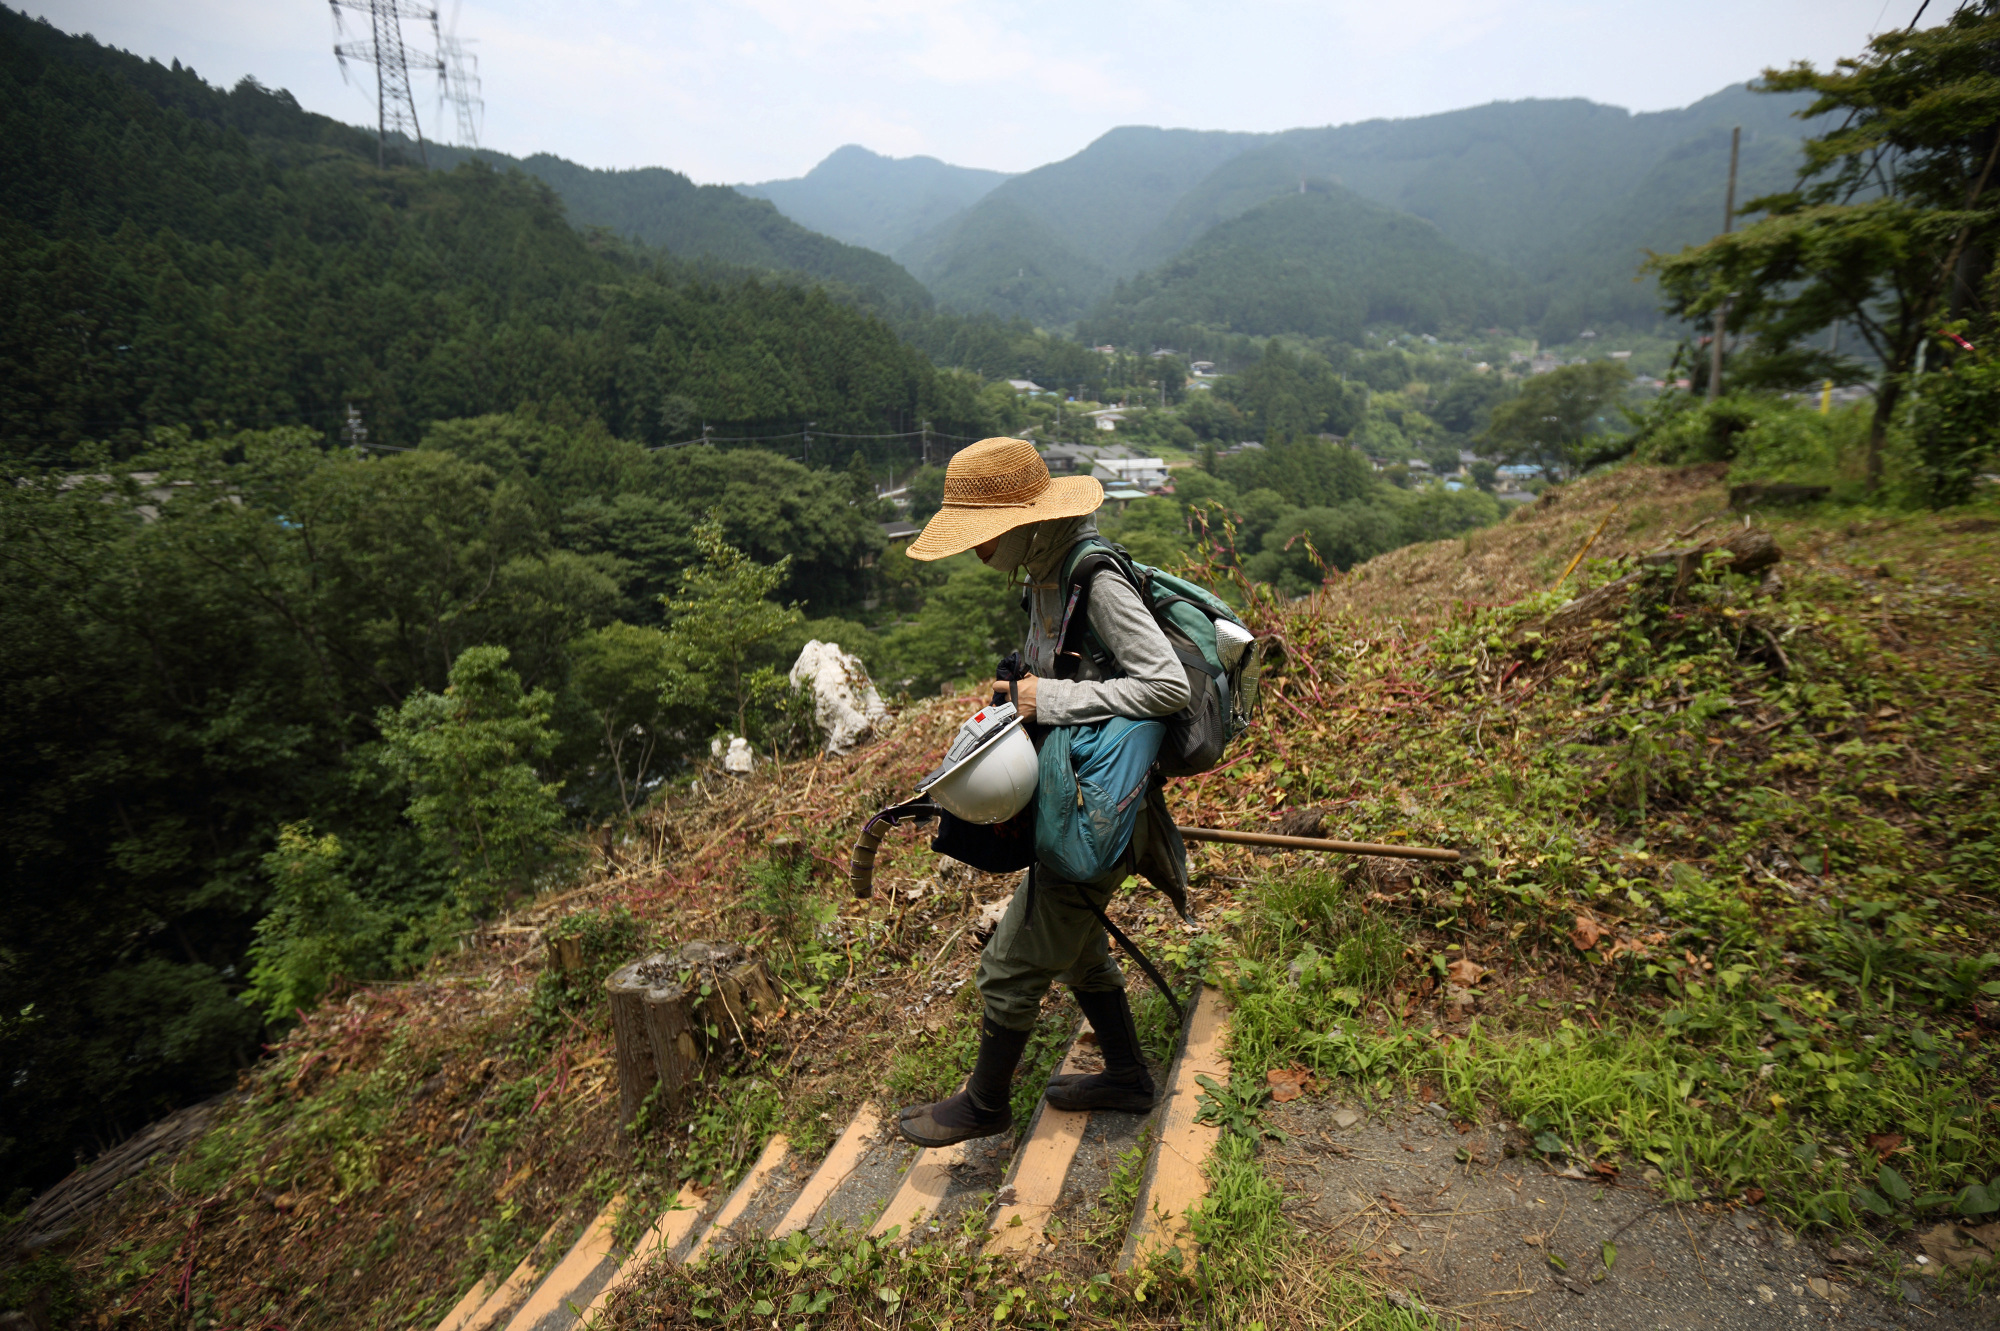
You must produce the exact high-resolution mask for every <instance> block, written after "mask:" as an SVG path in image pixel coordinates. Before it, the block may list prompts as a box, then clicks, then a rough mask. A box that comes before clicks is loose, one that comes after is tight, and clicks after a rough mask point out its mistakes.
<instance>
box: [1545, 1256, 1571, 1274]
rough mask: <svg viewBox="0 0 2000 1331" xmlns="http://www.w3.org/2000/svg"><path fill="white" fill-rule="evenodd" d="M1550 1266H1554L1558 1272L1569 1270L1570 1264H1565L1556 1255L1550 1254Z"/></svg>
mask: <svg viewBox="0 0 2000 1331" xmlns="http://www.w3.org/2000/svg"><path fill="white" fill-rule="evenodd" d="M1549 1265H1550V1266H1553V1267H1554V1268H1555V1269H1556V1270H1558V1271H1567V1270H1569V1263H1568V1262H1565V1261H1564V1260H1563V1259H1562V1258H1560V1257H1558V1256H1556V1255H1555V1254H1554V1253H1550V1254H1549Z"/></svg>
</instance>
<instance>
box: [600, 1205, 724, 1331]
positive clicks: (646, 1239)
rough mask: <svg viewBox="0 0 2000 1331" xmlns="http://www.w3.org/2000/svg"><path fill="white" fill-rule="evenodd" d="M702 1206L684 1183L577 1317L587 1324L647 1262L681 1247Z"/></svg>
mask: <svg viewBox="0 0 2000 1331" xmlns="http://www.w3.org/2000/svg"><path fill="white" fill-rule="evenodd" d="M701 1205H702V1197H701V1194H700V1193H698V1192H696V1191H695V1190H694V1189H693V1188H690V1187H688V1186H686V1185H685V1184H683V1185H682V1187H681V1191H680V1195H679V1196H677V1197H675V1198H674V1203H673V1205H672V1206H669V1207H668V1208H667V1209H666V1210H665V1211H663V1212H662V1213H661V1214H660V1218H659V1219H658V1220H655V1221H654V1222H653V1224H652V1227H651V1228H650V1229H648V1230H647V1231H646V1232H645V1233H644V1234H641V1235H640V1236H639V1241H638V1242H637V1243H635V1244H633V1245H632V1255H631V1256H630V1257H627V1258H626V1259H625V1260H624V1262H623V1263H621V1264H620V1265H619V1267H618V1269H617V1270H616V1271H614V1272H612V1273H611V1278H610V1279H609V1280H607V1281H605V1282H604V1288H603V1289H600V1290H598V1291H597V1297H596V1298H594V1299H592V1300H591V1301H590V1305H589V1306H588V1307H586V1308H585V1309H584V1310H583V1315H582V1316H581V1317H580V1318H579V1319H578V1320H580V1321H581V1322H583V1324H584V1325H586V1326H588V1325H589V1324H590V1319H591V1318H593V1317H595V1316H597V1315H598V1314H599V1313H601V1312H603V1311H604V1309H605V1308H606V1306H608V1305H609V1304H610V1302H611V1296H612V1295H613V1294H616V1293H617V1292H618V1291H619V1290H621V1289H623V1288H624V1287H625V1286H627V1285H629V1284H631V1283H632V1280H633V1278H634V1277H636V1276H637V1275H638V1274H639V1273H640V1272H641V1271H643V1270H645V1269H646V1265H647V1263H649V1262H651V1261H652V1260H653V1258H654V1257H655V1256H657V1255H659V1254H661V1253H670V1252H672V1251H673V1250H674V1249H675V1248H678V1247H679V1246H680V1245H681V1240H682V1239H685V1238H686V1237H687V1236H688V1234H689V1233H690V1232H692V1231H693V1229H694V1222H695V1221H697V1220H699V1219H701Z"/></svg>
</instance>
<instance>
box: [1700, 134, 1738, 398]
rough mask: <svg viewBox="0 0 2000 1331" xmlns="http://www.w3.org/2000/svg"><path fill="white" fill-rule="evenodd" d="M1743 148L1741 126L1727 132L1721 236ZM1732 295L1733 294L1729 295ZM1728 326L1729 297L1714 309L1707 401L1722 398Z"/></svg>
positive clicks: (1730, 215)
mask: <svg viewBox="0 0 2000 1331" xmlns="http://www.w3.org/2000/svg"><path fill="white" fill-rule="evenodd" d="M1742 146H1743V126H1741V125H1738V126H1737V127H1736V128H1734V129H1732V130H1730V131H1729V192H1728V194H1727V195H1725V196H1724V200H1723V205H1722V234H1723V235H1725V236H1726V235H1728V234H1729V232H1730V230H1731V229H1732V228H1733V227H1734V226H1735V225H1736V153H1737V150H1738V149H1740V148H1741V147H1742ZM1731 294H1734V293H1731ZM1728 326H1729V297H1728V296H1724V297H1723V298H1722V303H1721V304H1720V305H1717V306H1716V307H1715V339H1714V341H1712V342H1711V343H1710V344H1709V348H1708V400H1709V401H1710V402H1713V401H1715V399H1716V398H1718V397H1720V396H1722V336H1723V334H1724V333H1725V332H1726V331H1728Z"/></svg>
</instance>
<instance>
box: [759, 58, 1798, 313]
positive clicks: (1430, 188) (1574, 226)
mask: <svg viewBox="0 0 2000 1331" xmlns="http://www.w3.org/2000/svg"><path fill="white" fill-rule="evenodd" d="M1805 104H1806V99H1805V98H1803V97H1800V96H1797V95H1790V96H1775V97H1769V96H1761V95H1758V94H1755V93H1752V92H1751V91H1749V90H1748V89H1747V88H1745V87H1741V86H1738V87H1732V88H1728V89H1725V90H1723V91H1722V92H1719V93H1716V94H1715V95H1713V96H1711V97H1708V98H1705V99H1703V100H1702V101H1700V102H1697V103H1696V104H1694V105H1693V106H1690V107H1686V108H1683V109H1680V110H1674V111H1661V112H1647V113H1643V114H1638V115H1634V114H1631V113H1629V112H1626V111H1623V110H1621V109H1619V108H1616V107H1609V106H1600V105H1596V104H1593V103H1590V102H1585V101H1581V100H1568V101H1545V100H1526V101H1520V102H1505V103H1494V104H1491V105H1488V106H1480V107H1471V108H1467V109H1465V110H1461V111H1452V112H1446V113H1443V114H1440V115H1434V116H1421V117H1415V118H1412V119H1408V120H1395V121H1386V120H1375V121H1366V122H1361V123H1357V124H1351V125H1340V126H1331V127H1326V128H1312V129H1295V130H1287V131H1284V132H1282V133H1277V134H1223V133H1200V132H1195V131H1187V130H1158V129H1145V128H1137V127H1127V128H1122V129H1118V130H1113V131H1111V132H1110V133H1108V134H1106V135H1104V136H1103V137H1101V138H1099V139H1098V140H1096V141H1095V142H1093V143H1091V144H1090V145H1089V146H1088V147H1086V148H1084V149H1083V150H1082V151H1081V152H1078V153H1077V154H1076V155H1075V156H1073V157H1070V158H1067V159H1065V160H1063V161H1061V162H1055V163H1050V164H1049V165H1046V166H1042V167H1038V168H1036V169H1035V170H1033V171H1029V172H1025V173H1023V174H1022V175H1019V176H1015V177H1012V178H1010V179H1008V180H1007V181H1005V182H1004V183H1002V184H1000V185H998V186H996V187H994V188H993V189H991V190H990V191H989V192H986V193H984V194H983V195H982V196H981V197H980V198H979V199H978V200H977V201H976V202H973V203H971V204H970V205H969V206H968V207H966V208H965V210H964V211H963V212H962V213H960V214H959V215H957V216H954V217H952V218H950V219H949V220H947V221H944V222H942V223H940V224H939V225H937V226H935V227H933V228H931V229H930V230H929V231H928V232H926V233H925V234H923V235H921V236H919V237H917V238H916V239H914V240H911V241H909V242H908V243H906V244H904V245H903V246H902V247H901V248H898V249H897V250H896V251H895V253H896V255H897V257H898V258H899V259H900V260H902V262H903V263H904V264H905V265H906V266H907V267H908V268H909V269H910V271H911V272H913V273H915V274H916V275H917V277H919V278H920V279H922V280H923V282H924V283H925V284H926V285H927V286H928V287H929V288H930V290H931V291H932V292H933V294H935V295H936V297H937V298H938V300H939V301H941V302H942V303H943V304H945V305H947V306H949V307H952V308H955V309H959V310H963V311H968V312H977V311H987V312H992V313H996V314H999V315H1002V316H1004V317H1015V316H1020V317H1025V318H1028V319H1031V320H1034V321H1036V322H1039V323H1043V324H1048V325H1061V324H1066V323H1069V322H1070V321H1072V320H1075V319H1077V318H1078V317H1080V316H1083V315H1085V314H1086V313H1087V312H1088V311H1090V310H1091V309H1092V307H1093V306H1095V305H1096V304H1097V302H1098V301H1099V300H1101V299H1102V298H1104V297H1106V296H1108V295H1110V294H1111V292H1112V288H1113V286H1114V284H1116V283H1117V282H1118V281H1120V280H1123V279H1130V278H1133V277H1135V276H1136V275H1138V274H1140V273H1142V272H1144V273H1149V274H1150V277H1149V280H1151V281H1155V282H1161V283H1167V282H1175V281H1178V282H1186V281H1188V280H1189V274H1190V271H1191V270H1193V271H1194V272H1200V271H1201V270H1203V269H1205V268H1207V267H1208V266H1209V265H1210V264H1211V263H1213V264H1215V265H1216V271H1215V272H1213V273H1211V274H1208V275H1207V276H1205V277H1199V278H1196V279H1195V280H1197V281H1198V282H1206V283H1207V284H1209V285H1212V286H1215V287H1218V288H1221V287H1226V286H1227V285H1228V284H1229V282H1230V281H1231V280H1232V278H1233V277H1234V276H1235V270H1236V265H1237V262H1238V261H1237V260H1236V259H1234V258H1231V257H1229V252H1230V251H1232V249H1233V245H1232V244H1231V241H1230V238H1229V236H1228V235H1226V234H1224V233H1217V232H1216V229H1217V228H1218V227H1222V226H1223V225H1224V224H1226V223H1228V222H1230V221H1231V220H1232V219H1235V218H1238V217H1240V216H1243V215H1244V214H1246V213H1248V212H1250V211H1251V210H1253V209H1256V208H1259V207H1260V206H1262V205H1265V204H1267V203H1269V202H1272V201H1274V200H1276V199H1278V198H1280V197H1281V196H1285V195H1289V194H1293V193H1296V192H1297V190H1298V188H1299V186H1300V184H1301V182H1310V181H1329V182H1332V183H1333V184H1335V185H1338V186H1341V187H1344V188H1345V189H1348V190H1352V191H1353V192H1354V193H1356V194H1358V195H1360V196H1361V197H1362V198H1364V199H1367V200H1369V201H1370V202H1372V203H1375V204H1377V205H1380V206H1381V207H1383V208H1387V209H1392V210H1395V211H1396V212H1399V213H1405V214H1409V215H1411V216H1414V217H1418V218H1422V219H1424V220H1425V221H1428V222H1430V223H1432V224H1433V225H1434V226H1435V227H1436V229H1437V234H1439V235H1441V236H1442V237H1443V238H1444V239H1445V240H1446V241H1448V242H1450V244H1452V245H1454V246H1456V247H1458V248H1459V249H1461V250H1464V251H1469V252H1470V253H1472V254H1474V255H1479V256H1482V257H1484V258H1486V259H1488V260H1491V261H1493V262H1494V263H1495V264H1498V265H1501V266H1502V267H1504V268H1505V269H1506V270H1508V271H1509V272H1510V274H1511V277H1512V280H1513V282H1514V283H1516V284H1517V285H1518V289H1519V291H1520V299H1521V304H1520V307H1519V309H1518V312H1516V313H1515V314H1514V318H1513V319H1512V320H1510V322H1515V323H1519V322H1525V323H1526V324H1528V325H1530V326H1533V327H1536V328H1537V330H1538V331H1539V332H1540V334H1541V336H1543V337H1544V338H1547V339H1551V340H1567V339H1568V338H1570V337H1572V336H1574V335H1575V334H1576V333H1577V332H1578V331H1579V330H1580V329H1581V328H1583V327H1587V326H1590V325H1592V324H1603V325H1607V326H1624V327H1627V328H1633V329H1645V328H1651V327H1653V326H1655V325H1656V324H1657V323H1658V322H1659V316H1658V304H1659V297H1658V293H1657V290H1656V288H1655V287H1654V285H1653V283H1652V282H1651V280H1650V279H1647V280H1645V281H1641V282H1636V283H1635V282H1634V281H1633V280H1632V279H1633V275H1634V273H1635V271H1636V270H1637V268H1638V266H1639V264H1640V263H1641V262H1642V261H1643V260H1644V258H1645V252H1646V251H1647V250H1648V249H1655V250H1660V251H1667V250H1672V249H1675V248H1678V247H1679V246H1681V245H1685V244H1689V243H1693V242H1697V241H1700V240H1703V239H1706V238H1707V237H1708V236H1709V235H1711V234H1713V233H1714V231H1715V230H1716V229H1717V227H1718V226H1719V224H1720V221H1721V206H1722V197H1721V190H1722V181H1723V178H1724V176H1725V175H1726V174H1727V170H1728V159H1729V130H1730V128H1731V127H1732V126H1739V125H1740V126H1741V127H1742V129H1743V132H1744V154H1743V162H1742V168H1741V181H1740V183H1739V195H1738V197H1739V198H1746V199H1747V198H1754V197H1756V196H1758V195H1759V194H1762V193H1766V192H1770V191H1773V190H1777V189H1781V188H1784V187H1785V186H1786V185H1787V184H1788V183H1789V182H1790V180H1791V177H1792V174H1793V172H1794V171H1795V169H1796V167H1797V165H1798V162H1799V156H1798V141H1799V139H1800V138H1801V136H1802V135H1803V134H1804V133H1805V132H1806V130H1805V128H1804V127H1803V126H1802V125H1801V124H1800V122H1798V121H1797V120H1796V119H1794V118H1793V117H1794V113H1796V112H1798V111H1799V110H1800V109H1801V108H1802V107H1803V106H1804V105H1805ZM871 179H872V180H874V181H878V182H879V184H877V185H875V186H874V188H877V189H879V190H883V191H890V190H894V189H896V188H899V182H898V181H897V178H892V177H891V176H890V175H888V174H886V173H884V174H880V175H877V176H875V177H871ZM863 187H864V186H863V183H862V182H861V180H859V179H858V178H857V180H856V184H855V186H854V187H853V188H854V189H855V191H857V192H859V191H860V190H861V189H862V188H863ZM770 197H772V198H773V199H774V200H776V201H778V203H779V206H780V207H787V206H789V205H788V204H787V203H786V197H787V196H785V195H782V194H772V195H771V196H770ZM799 197H800V198H801V199H802V198H803V196H799ZM800 206H801V207H803V206H804V205H803V203H802V202H801V204H800ZM849 206H851V207H856V208H859V207H861V206H862V205H861V204H860V203H859V201H858V200H856V201H854V202H853V203H851V204H850V205H849ZM922 206H923V207H925V208H928V207H929V206H930V204H929V203H928V202H926V203H925V204H924V205H922ZM896 207H897V200H896V197H895V196H894V195H893V194H892V193H891V194H882V195H878V196H877V197H876V198H875V201H874V202H873V203H871V204H870V205H868V210H869V211H870V212H872V213H877V214H886V213H890V212H893V211H894V210H895V208H896ZM796 215H797V216H798V217H799V219H800V220H802V221H805V220H808V214H807V213H806V212H803V211H802V212H799V213H798V214H796ZM1295 220H1296V219H1295ZM1324 220H1326V221H1329V222H1334V221H1339V220H1343V219H1334V218H1328V219H1324ZM809 224H810V223H809ZM1212 233H1214V234H1213V237H1212V242H1204V239H1203V238H1204V237H1211V235H1212ZM1236 234H1237V236H1238V237H1239V238H1240V234H1241V233H1236ZM1402 234H1405V235H1414V234H1415V233H1402ZM1265 239H1267V240H1270V241H1272V242H1274V243H1278V244H1280V245H1282V246H1283V248H1282V249H1281V250H1280V252H1279V253H1278V254H1275V255H1273V256H1272V257H1271V260H1270V262H1272V263H1274V264H1286V265H1289V267H1288V269H1287V271H1289V272H1292V273H1295V274H1297V275H1299V276H1301V277H1303V278H1304V279H1305V281H1306V282H1307V283H1308V285H1311V286H1314V287H1326V288H1334V289H1340V290H1343V291H1344V290H1345V287H1344V283H1345V282H1346V280H1347V270H1346V268H1345V267H1344V262H1343V261H1342V260H1341V259H1339V258H1335V257H1334V256H1333V255H1332V253H1331V251H1333V250H1335V249H1337V248H1338V247H1339V242H1338V240H1337V238H1329V237H1324V236H1318V235H1315V234H1313V233H1311V232H1309V231H1308V230H1306V229H1305V228H1303V227H1300V226H1295V227H1294V228H1292V229H1291V230H1289V231H1288V232H1287V233H1286V234H1284V235H1267V236H1266V237H1265ZM1198 242H1203V243H1198ZM1427 256H1428V251H1427V248H1426V246H1425V245H1424V244H1422V243H1414V244H1411V245H1408V246H1402V245H1391V246H1388V247H1386V248H1384V249H1383V250H1382V257H1383V258H1384V259H1385V260H1386V261H1387V262H1388V263H1390V264H1391V265H1392V266H1394V267H1399V268H1413V269H1414V268H1420V267H1421V266H1422V265H1423V264H1424V263H1425V262H1426V261H1427ZM1169 264H1172V265H1173V267H1172V269H1171V270H1167V269H1166V268H1165V266H1166V265H1169ZM1152 270H1161V271H1158V272H1153V271H1152ZM1480 285H1484V284H1480ZM1356 299H1359V300H1361V301H1364V302H1365V301H1368V300H1370V299H1371V298H1370V297H1368V296H1367V295H1366V294H1365V293H1354V294H1353V295H1350V296H1349V297H1347V298H1346V300H1345V303H1346V304H1348V305H1350V306H1351V305H1353V304H1354V303H1355V300H1356ZM1471 300H1472V303H1474V304H1477V303H1478V298H1476V297H1475V298H1471ZM1322 304H1323V302H1307V303H1305V305H1303V306H1289V305H1282V304H1281V305H1269V304H1261V305H1257V306H1254V307H1253V309H1254V311H1255V313H1256V316H1257V320H1256V322H1255V323H1253V324H1249V325H1232V326H1233V327H1237V328H1239V329H1240V330H1241V331H1247V332H1253V333H1257V334H1260V335H1270V334H1276V333H1297V334H1305V333H1309V332H1310V331H1311V330H1312V329H1313V328H1314V327H1319V326H1323V325H1324V324H1325V322H1326V321H1325V320H1324V318H1322V317H1321V306H1322ZM1503 308H1506V307H1505V306H1504V303H1503ZM1420 313H1426V314H1427V313H1430V311H1428V310H1425V311H1420ZM1100 322H1101V320H1097V319H1093V320H1092V323H1091V327H1092V328H1093V329H1095V328H1097V326H1098V324H1099V323H1100ZM1107 326H1114V327H1117V326H1122V325H1107ZM1409 326H1410V327H1412V328H1413V329H1415V330H1417V331H1427V332H1438V331H1441V329H1442V327H1444V326H1445V325H1442V324H1440V323H1438V322H1437V321H1436V320H1435V319H1434V318H1422V319H1418V320H1415V321H1413V322H1411V323H1410V324H1409ZM1097 335H1099V334H1097V333H1092V334H1091V336H1097Z"/></svg>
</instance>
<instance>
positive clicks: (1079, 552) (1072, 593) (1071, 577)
mask: <svg viewBox="0 0 2000 1331" xmlns="http://www.w3.org/2000/svg"><path fill="white" fill-rule="evenodd" d="M1107 568H1108V569H1115V570H1117V572H1118V574H1119V575H1120V576H1121V577H1123V578H1124V579H1125V580H1126V581H1127V582H1130V583H1131V584H1132V586H1133V588H1134V590H1136V591H1137V592H1138V593H1139V596H1140V599H1141V600H1144V599H1145V596H1146V585H1145V583H1144V582H1143V581H1141V579H1140V577H1139V573H1138V570H1137V568H1135V567H1134V566H1133V563H1132V560H1131V558H1130V556H1128V555H1126V553H1125V552H1124V551H1123V550H1121V549H1119V548H1118V547H1117V546H1115V545H1112V544H1110V543H1109V542H1107V541H1100V540H1098V539H1096V538H1095V537H1092V538H1090V539H1088V540H1083V541H1078V542H1077V544H1076V548H1075V549H1074V550H1071V551H1070V552H1069V556H1068V558H1066V559H1065V560H1064V561H1063V577H1062V585H1063V616H1062V627H1061V628H1060V629H1058V630H1057V632H1056V650H1057V651H1058V652H1060V651H1063V650H1065V649H1067V648H1068V646H1069V641H1070V632H1071V629H1072V627H1074V629H1075V630H1076V631H1077V632H1078V633H1080V634H1081V635H1082V636H1083V637H1084V638H1085V640H1086V644H1087V645H1089V646H1090V647H1091V655H1092V657H1093V658H1096V659H1097V661H1098V664H1099V665H1102V664H1103V663H1104V660H1105V659H1106V657H1107V653H1105V652H1104V651H1103V650H1102V649H1101V647H1100V646H1098V645H1097V644H1096V643H1095V638H1096V635H1095V634H1093V633H1091V632H1090V620H1089V616H1088V614H1087V610H1088V606H1089V602H1090V584H1091V583H1092V582H1093V581H1094V580H1095V579H1096V577H1097V575H1098V574H1099V573H1100V572H1102V571H1103V570H1105V569H1107Z"/></svg>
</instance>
